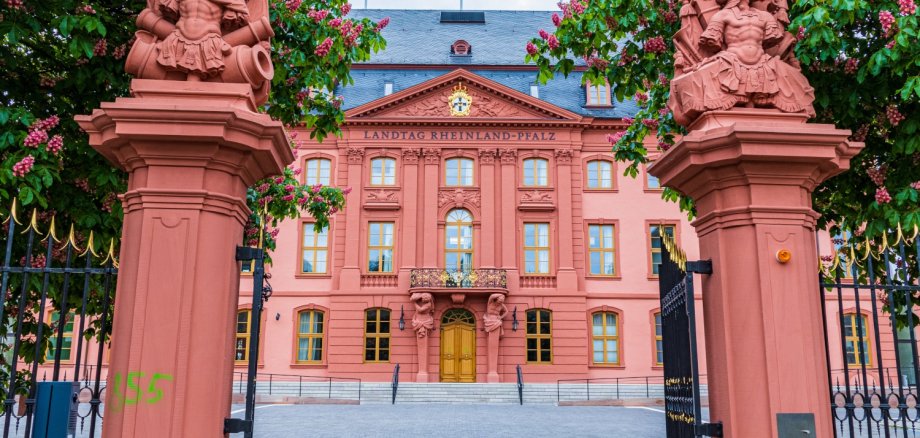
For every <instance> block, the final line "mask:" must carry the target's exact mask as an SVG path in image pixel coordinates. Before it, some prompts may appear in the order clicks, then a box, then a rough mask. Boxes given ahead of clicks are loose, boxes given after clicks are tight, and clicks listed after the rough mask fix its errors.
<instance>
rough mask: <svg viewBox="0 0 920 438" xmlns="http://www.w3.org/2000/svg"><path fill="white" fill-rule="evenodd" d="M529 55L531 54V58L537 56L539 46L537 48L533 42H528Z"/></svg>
mask: <svg viewBox="0 0 920 438" xmlns="http://www.w3.org/2000/svg"><path fill="white" fill-rule="evenodd" d="M527 53H528V54H530V55H531V56H533V55H536V54H537V46H535V45H534V44H533V43H532V42H530V41H528V42H527Z"/></svg>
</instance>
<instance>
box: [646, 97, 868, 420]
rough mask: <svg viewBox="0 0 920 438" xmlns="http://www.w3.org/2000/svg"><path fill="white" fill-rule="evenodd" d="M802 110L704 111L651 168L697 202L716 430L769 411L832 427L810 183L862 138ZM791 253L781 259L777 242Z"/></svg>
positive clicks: (829, 172) (838, 165)
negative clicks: (809, 119) (705, 261)
mask: <svg viewBox="0 0 920 438" xmlns="http://www.w3.org/2000/svg"><path fill="white" fill-rule="evenodd" d="M805 122H806V117H805V116H804V115H801V114H785V113H780V112H777V111H773V110H752V109H736V110H732V111H716V112H711V113H706V114H704V115H702V116H701V117H700V118H699V119H698V120H697V121H696V122H695V123H694V124H693V125H691V126H690V127H689V133H688V134H687V136H685V137H684V138H683V139H682V140H681V141H680V142H678V143H677V144H676V145H675V146H674V147H673V148H671V150H669V151H668V152H667V153H665V154H664V155H663V156H662V157H661V158H659V159H658V161H657V162H656V163H655V164H654V165H653V166H652V167H651V168H650V169H649V172H650V173H651V174H652V175H655V176H657V177H658V178H660V180H661V182H662V184H664V185H666V186H668V187H673V188H676V189H678V190H680V191H681V192H682V193H685V194H687V195H688V196H690V197H692V198H693V199H694V201H695V203H696V204H695V205H696V209H697V213H698V219H697V220H696V221H694V222H693V226H694V227H695V228H696V230H697V233H698V234H699V238H700V254H701V255H702V257H703V258H711V259H712V264H713V274H712V275H708V276H703V278H702V279H703V281H702V290H703V308H704V314H705V315H706V324H705V333H706V362H707V372H706V374H707V376H708V377H707V378H708V383H709V400H710V418H711V419H712V421H713V422H717V421H721V422H723V425H724V431H725V435H724V436H725V437H734V438H741V437H770V436H776V434H777V425H776V421H777V414H779V413H805V414H813V415H814V418H815V422H816V426H817V429H816V431H815V436H820V437H823V436H833V431H832V430H831V427H832V422H831V410H830V398H829V397H830V389H829V388H828V382H827V361H826V356H825V352H824V321H822V319H821V299H822V297H821V294H820V292H819V289H818V271H817V260H818V255H817V253H816V247H815V221H816V219H817V217H818V215H817V213H815V212H814V211H813V210H812V208H811V193H812V192H813V191H814V189H815V187H816V186H817V185H818V184H820V183H821V182H822V181H824V180H826V179H828V178H830V177H832V176H834V175H836V174H839V173H841V172H843V171H844V170H846V169H847V168H848V167H849V160H850V158H852V157H853V156H854V155H855V154H856V153H857V152H858V151H859V150H860V149H861V148H862V145H861V144H857V143H850V142H848V141H847V138H848V137H849V135H850V132H849V131H844V130H840V129H836V128H835V127H834V126H831V125H820V124H808V123H805ZM780 250H787V251H790V252H791V254H792V259H791V260H787V261H782V260H779V258H778V257H777V252H778V251H780Z"/></svg>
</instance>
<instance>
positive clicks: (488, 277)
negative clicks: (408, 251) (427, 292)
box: [409, 268, 508, 288]
mask: <svg viewBox="0 0 920 438" xmlns="http://www.w3.org/2000/svg"><path fill="white" fill-rule="evenodd" d="M409 287H437V288H448V287H460V288H476V287H491V288H507V287H508V274H507V271H505V270H504V269H433V268H425V269H413V270H412V271H411V272H410V274H409Z"/></svg>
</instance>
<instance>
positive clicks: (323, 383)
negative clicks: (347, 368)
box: [233, 372, 361, 401]
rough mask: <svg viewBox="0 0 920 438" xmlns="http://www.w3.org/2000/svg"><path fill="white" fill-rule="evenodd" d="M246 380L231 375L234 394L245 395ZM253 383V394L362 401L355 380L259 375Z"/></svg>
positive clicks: (241, 375)
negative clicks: (254, 390) (254, 388)
mask: <svg viewBox="0 0 920 438" xmlns="http://www.w3.org/2000/svg"><path fill="white" fill-rule="evenodd" d="M248 381H249V375H248V373H245V372H235V373H233V392H234V393H235V394H246V387H247V383H248ZM255 382H256V394H261V395H270V396H290V397H303V398H319V399H327V400H355V401H361V379H357V378H350V377H326V376H300V375H296V374H274V373H261V374H259V375H257V376H256V378H255Z"/></svg>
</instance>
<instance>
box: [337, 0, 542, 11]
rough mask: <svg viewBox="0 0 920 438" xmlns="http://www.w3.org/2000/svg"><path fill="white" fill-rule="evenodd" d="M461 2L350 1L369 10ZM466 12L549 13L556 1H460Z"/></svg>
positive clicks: (451, 6) (452, 5)
mask: <svg viewBox="0 0 920 438" xmlns="http://www.w3.org/2000/svg"><path fill="white" fill-rule="evenodd" d="M460 2H461V0H352V5H353V6H354V7H355V8H364V7H365V4H366V5H367V7H368V8H370V9H444V10H456V9H460ZM462 2H463V9H468V10H525V11H550V10H554V9H557V8H556V3H557V0H501V1H498V0H462Z"/></svg>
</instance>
